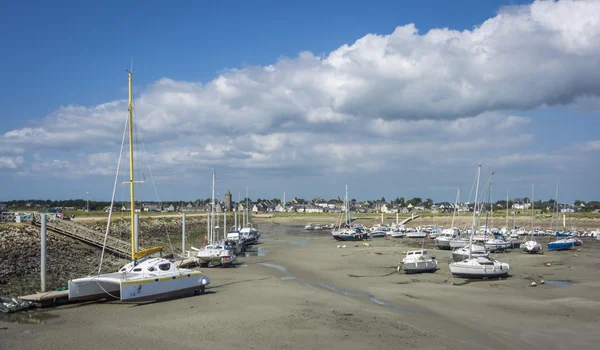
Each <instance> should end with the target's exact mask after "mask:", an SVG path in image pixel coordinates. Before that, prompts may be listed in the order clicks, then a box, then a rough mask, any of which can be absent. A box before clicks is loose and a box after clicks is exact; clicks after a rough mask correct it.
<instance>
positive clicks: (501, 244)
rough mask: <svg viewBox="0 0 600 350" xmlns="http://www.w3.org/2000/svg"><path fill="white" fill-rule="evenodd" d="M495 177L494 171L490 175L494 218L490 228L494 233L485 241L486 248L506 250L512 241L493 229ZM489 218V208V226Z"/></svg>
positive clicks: (491, 209)
mask: <svg viewBox="0 0 600 350" xmlns="http://www.w3.org/2000/svg"><path fill="white" fill-rule="evenodd" d="M493 177H494V173H492V176H491V177H490V182H489V204H490V212H491V219H492V230H490V231H491V233H492V235H493V238H490V239H488V240H486V241H485V243H484V246H485V248H486V249H487V250H489V251H490V252H495V251H499V250H504V249H506V248H508V247H510V246H512V244H511V243H510V242H508V241H507V240H506V239H505V238H504V236H503V235H502V234H501V233H500V232H498V231H495V230H494V229H493V227H494V204H493V201H492V178H493ZM487 218H488V215H487V210H486V214H485V224H486V226H487ZM486 233H487V231H486Z"/></svg>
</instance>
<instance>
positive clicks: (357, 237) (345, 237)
mask: <svg viewBox="0 0 600 350" xmlns="http://www.w3.org/2000/svg"><path fill="white" fill-rule="evenodd" d="M368 238H369V234H368V233H366V232H365V231H364V230H363V229H361V228H359V227H355V228H353V229H346V230H343V231H341V232H334V233H333V239H335V240H336V241H362V240H365V239H368Z"/></svg>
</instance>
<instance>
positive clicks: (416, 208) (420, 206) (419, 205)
mask: <svg viewBox="0 0 600 350" xmlns="http://www.w3.org/2000/svg"><path fill="white" fill-rule="evenodd" d="M415 210H425V205H424V204H423V203H419V204H417V205H415Z"/></svg>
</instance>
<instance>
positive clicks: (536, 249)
mask: <svg viewBox="0 0 600 350" xmlns="http://www.w3.org/2000/svg"><path fill="white" fill-rule="evenodd" d="M534 190H535V182H532V183H531V201H530V202H531V233H530V236H529V237H530V239H529V240H528V241H527V242H525V243H523V244H521V249H522V250H523V251H524V252H527V253H529V254H534V253H541V252H542V250H543V247H542V245H541V244H539V243H538V242H537V241H536V240H535V239H534V238H533V231H534V229H533V228H534V220H535V219H534V218H535V214H534V207H535V202H534V201H533V195H534Z"/></svg>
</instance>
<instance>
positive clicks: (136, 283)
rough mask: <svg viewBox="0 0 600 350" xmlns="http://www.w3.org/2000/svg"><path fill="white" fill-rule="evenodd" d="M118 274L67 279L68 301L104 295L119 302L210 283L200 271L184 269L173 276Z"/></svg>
mask: <svg viewBox="0 0 600 350" xmlns="http://www.w3.org/2000/svg"><path fill="white" fill-rule="evenodd" d="M126 278H127V277H126V276H124V274H121V273H110V274H104V275H98V276H90V277H84V278H78V279H74V280H70V281H69V283H68V286H69V293H68V295H69V300H72V301H92V300H101V299H106V298H113V299H120V300H122V301H150V300H160V299H164V298H168V297H173V296H177V295H185V294H187V293H188V292H191V291H196V290H204V288H205V287H206V285H208V284H209V283H210V280H209V279H208V277H206V276H205V275H204V274H203V273H202V272H197V271H192V270H184V273H182V274H178V275H173V276H162V277H150V278H133V279H130V280H127V279H126Z"/></svg>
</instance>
